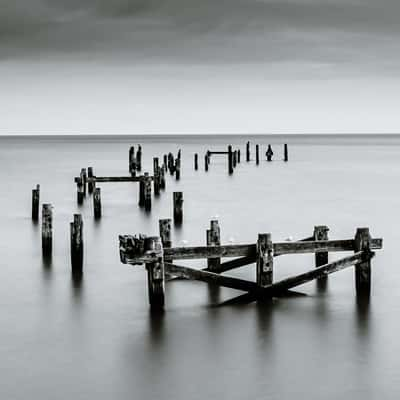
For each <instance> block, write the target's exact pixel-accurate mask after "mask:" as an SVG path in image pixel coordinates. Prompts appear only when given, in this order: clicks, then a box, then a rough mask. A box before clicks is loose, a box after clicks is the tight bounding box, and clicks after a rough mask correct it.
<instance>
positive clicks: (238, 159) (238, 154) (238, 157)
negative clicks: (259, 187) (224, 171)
mask: <svg viewBox="0 0 400 400" xmlns="http://www.w3.org/2000/svg"><path fill="white" fill-rule="evenodd" d="M237 163H238V164H240V149H238V151H237Z"/></svg>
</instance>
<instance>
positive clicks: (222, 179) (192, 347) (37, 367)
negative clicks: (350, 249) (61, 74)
mask: <svg viewBox="0 0 400 400" xmlns="http://www.w3.org/2000/svg"><path fill="white" fill-rule="evenodd" d="M246 140H247V138H244V137H226V138H221V137H216V138H199V137H194V138H188V137H185V138H173V137H170V138H153V139H149V138H147V139H145V138H133V139H121V138H116V139H110V138H108V139H107V138H103V139H100V138H91V139H89V138H86V139H85V138H83V139H81V140H78V139H67V138H62V139H57V140H55V139H43V138H42V139H19V140H12V139H0V182H1V185H2V189H1V195H0V204H1V207H0V263H1V268H0V282H1V283H0V285H1V289H0V304H1V313H0V326H1V329H0V369H1V371H0V381H1V384H0V398H2V399H68V400H70V399H72V398H73V399H74V400H77V399H111V398H113V399H154V400H156V399H175V400H179V399H184V400H188V399H191V400H192V399H214V398H218V399H230V400H233V399H244V398H251V399H254V400H256V399H280V400H283V399H293V398H307V399H321V398H324V399H337V398H346V399H347V398H348V399H350V398H351V399H376V398H380V399H393V398H395V397H397V396H398V395H399V394H400V374H399V370H400V357H399V354H400V340H399V330H400V322H399V317H398V315H399V313H400V298H399V293H400V292H399V289H398V288H399V284H400V268H399V265H398V264H399V261H398V260H399V259H398V253H397V250H398V248H399V245H398V239H399V225H398V216H399V213H400V211H399V210H400V189H399V179H398V177H399V176H400V139H399V138H391V139H390V138H385V137H372V138H371V137H370V138H366V137H357V138H355V137H350V138H348V139H341V138H335V137H329V138H321V137H315V138H311V137H296V138H289V139H288V138H283V137H275V138H268V137H260V138H258V139H251V140H252V143H253V144H255V143H257V142H258V143H260V145H261V147H262V150H263V153H264V152H265V147H266V145H267V144H268V143H269V142H272V143H273V144H274V145H273V149H274V151H275V159H276V161H274V162H272V163H267V162H265V161H261V163H260V165H259V166H256V165H255V163H254V162H251V163H246V162H245V161H243V160H244V153H245V142H246ZM138 141H140V142H141V144H142V146H143V151H144V165H145V169H148V170H151V165H152V157H153V156H160V157H161V156H162V154H164V153H166V152H169V151H172V152H174V153H176V152H177V150H178V148H181V149H182V179H181V180H180V181H179V182H176V181H175V180H174V179H172V178H171V177H170V176H168V177H167V190H166V192H165V193H164V194H163V195H162V196H161V197H160V198H159V199H156V200H155V201H154V204H153V210H152V212H151V214H150V215H146V214H145V213H144V212H143V211H142V210H141V209H139V208H138V206H137V186H136V184H127V183H120V184H118V183H108V184H103V185H101V188H102V202H103V218H102V219H101V221H100V222H99V223H96V222H95V221H94V219H93V207H92V202H91V201H90V200H91V199H90V200H87V201H86V202H85V205H84V206H83V207H82V208H78V207H77V205H76V189H75V185H74V183H73V177H74V176H75V175H77V174H78V173H79V171H80V168H81V167H87V166H93V167H94V169H95V174H97V175H127V165H128V148H129V145H131V144H136V143H137V142H138ZM285 141H287V142H288V143H289V152H290V162H288V163H283V162H281V161H279V159H281V158H282V155H283V154H282V153H283V147H282V145H281V144H282V143H284V142H285ZM227 143H232V144H233V145H234V146H235V147H238V146H240V148H241V150H242V163H241V164H240V165H239V166H238V167H237V169H236V171H235V173H234V174H233V175H232V176H228V174H227V165H226V161H225V160H224V159H223V158H222V157H219V158H218V157H215V158H213V159H212V163H211V166H210V170H209V172H208V173H205V172H204V170H203V157H202V155H203V154H204V152H205V150H206V149H208V148H212V149H224V148H225V145H226V144H227ZM195 152H198V153H199V154H200V155H201V156H200V169H199V171H194V170H193V153H195ZM36 183H40V184H41V200H42V201H43V202H50V203H52V204H53V205H54V235H55V236H54V254H53V259H52V262H51V264H50V265H48V264H46V263H43V260H42V256H41V238H40V227H39V226H38V225H34V224H32V221H31V219H30V212H31V209H30V206H31V189H32V188H33V187H34V185H35V184H36ZM175 190H182V191H183V192H184V199H185V202H184V224H183V226H182V228H181V229H174V230H173V241H174V244H176V245H182V243H187V244H188V245H201V244H204V243H205V231H206V229H207V228H208V225H209V220H210V219H211V218H213V217H215V216H218V219H219V221H220V226H221V237H222V241H223V242H225V243H227V242H228V241H233V242H235V243H240V242H244V243H247V242H255V240H256V238H257V234H258V233H259V232H271V233H272V237H273V239H274V240H285V239H286V238H288V237H293V238H295V239H296V238H302V237H305V236H309V235H310V234H311V233H312V231H313V227H314V225H319V224H326V225H328V226H329V227H330V232H329V235H330V238H332V239H333V238H341V239H342V238H352V237H353V236H354V233H355V230H356V228H357V227H362V226H368V227H370V229H371V233H372V235H373V236H375V237H383V238H384V250H382V251H378V252H377V255H376V257H375V258H374V260H373V284H372V296H371V301H370V304H369V305H366V304H363V305H357V302H356V298H355V290H354V276H353V274H354V271H353V269H348V270H345V271H342V272H339V273H336V274H334V275H331V276H330V278H329V283H328V286H327V289H326V291H321V290H318V288H317V286H316V284H315V282H311V283H309V284H306V285H303V286H301V287H299V288H298V290H299V291H301V292H302V293H304V294H305V296H299V297H291V298H281V299H277V300H274V302H273V304H257V303H251V304H249V305H224V306H222V305H221V304H222V303H223V302H224V301H225V300H228V299H230V298H232V297H234V296H236V295H238V294H240V293H239V292H237V291H234V290H229V289H217V288H213V287H210V286H208V285H206V284H204V283H201V282H182V281H180V282H171V283H169V284H168V286H167V292H166V296H167V300H166V312H165V314H164V315H163V316H152V315H151V314H150V312H149V308H148V302H147V288H146V275H145V272H144V269H143V268H142V267H132V266H129V265H123V264H121V263H120V261H119V254H118V240H117V238H118V234H125V233H129V234H134V233H146V234H156V233H157V231H158V219H159V218H168V217H171V213H172V192H173V191H175ZM78 211H79V212H82V213H83V216H84V224H85V225H84V235H85V266H84V277H83V281H82V282H81V284H76V283H74V282H73V281H72V279H71V271H70V263H69V222H70V221H71V220H72V215H73V213H76V212H78ZM336 257H337V256H336ZM332 259H333V257H332ZM189 265H195V266H200V265H201V263H199V262H196V263H192V264H190V263H189ZM313 265H314V260H313V256H312V255H306V256H284V257H279V259H277V260H276V263H275V279H280V278H283V277H286V276H288V275H290V274H293V273H298V272H301V271H304V270H306V269H308V268H312V267H313ZM230 274H231V275H233V276H239V277H242V278H247V279H254V278H255V272H254V265H252V266H249V267H246V268H243V269H241V270H236V271H233V272H231V273H230Z"/></svg>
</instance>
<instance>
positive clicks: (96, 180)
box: [78, 175, 154, 183]
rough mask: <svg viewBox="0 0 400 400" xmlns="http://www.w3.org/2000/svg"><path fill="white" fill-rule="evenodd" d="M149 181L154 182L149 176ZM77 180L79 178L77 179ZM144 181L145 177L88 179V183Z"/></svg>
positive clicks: (98, 177)
mask: <svg viewBox="0 0 400 400" xmlns="http://www.w3.org/2000/svg"><path fill="white" fill-rule="evenodd" d="M149 178H150V179H151V180H154V176H150V175H149ZM78 179H79V178H78ZM144 179H145V175H139V176H93V177H92V178H88V179H87V180H88V182H94V183H95V182H102V183H104V182H140V181H141V180H144Z"/></svg>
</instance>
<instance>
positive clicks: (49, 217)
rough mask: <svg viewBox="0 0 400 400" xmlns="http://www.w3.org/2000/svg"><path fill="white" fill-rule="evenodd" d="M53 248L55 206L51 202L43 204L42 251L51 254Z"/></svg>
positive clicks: (46, 254)
mask: <svg viewBox="0 0 400 400" xmlns="http://www.w3.org/2000/svg"><path fill="white" fill-rule="evenodd" d="M52 249H53V207H52V205H51V204H43V206H42V253H43V255H44V256H51V253H52Z"/></svg>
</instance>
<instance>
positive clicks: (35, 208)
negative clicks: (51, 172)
mask: <svg viewBox="0 0 400 400" xmlns="http://www.w3.org/2000/svg"><path fill="white" fill-rule="evenodd" d="M39 201H40V185H36V189H32V220H33V221H35V222H37V221H38V220H39Z"/></svg>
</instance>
